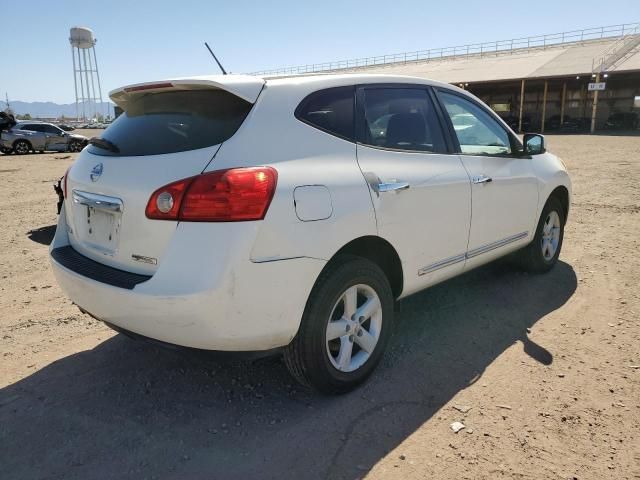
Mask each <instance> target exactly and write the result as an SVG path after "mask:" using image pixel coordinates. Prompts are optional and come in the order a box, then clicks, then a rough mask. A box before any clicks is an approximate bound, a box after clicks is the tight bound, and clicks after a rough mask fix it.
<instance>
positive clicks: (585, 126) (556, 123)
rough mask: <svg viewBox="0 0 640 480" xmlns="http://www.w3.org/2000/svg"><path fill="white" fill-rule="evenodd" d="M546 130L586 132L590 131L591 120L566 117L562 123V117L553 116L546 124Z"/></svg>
mask: <svg viewBox="0 0 640 480" xmlns="http://www.w3.org/2000/svg"><path fill="white" fill-rule="evenodd" d="M544 125H545V129H547V130H557V131H560V132H584V131H587V130H589V127H590V126H591V119H590V118H586V117H570V116H569V115H565V116H564V118H563V119H562V123H561V122H560V115H552V116H551V117H549V118H548V119H547V120H546V121H545V123H544Z"/></svg>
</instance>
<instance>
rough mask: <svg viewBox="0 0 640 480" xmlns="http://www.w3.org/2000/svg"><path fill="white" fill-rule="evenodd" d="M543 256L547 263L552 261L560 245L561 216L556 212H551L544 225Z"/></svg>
mask: <svg viewBox="0 0 640 480" xmlns="http://www.w3.org/2000/svg"><path fill="white" fill-rule="evenodd" d="M540 243H541V245H540V246H541V248H542V256H543V257H544V259H545V260H546V261H549V260H551V259H552V258H553V257H554V255H555V254H556V251H557V250H558V244H559V243H560V215H558V212H556V211H555V210H553V211H551V212H549V215H547V218H546V219H545V221H544V224H543V225H542V240H541V242H540Z"/></svg>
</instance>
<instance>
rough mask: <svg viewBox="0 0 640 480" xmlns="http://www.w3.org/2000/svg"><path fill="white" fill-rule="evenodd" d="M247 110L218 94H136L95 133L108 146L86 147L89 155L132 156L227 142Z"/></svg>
mask: <svg viewBox="0 0 640 480" xmlns="http://www.w3.org/2000/svg"><path fill="white" fill-rule="evenodd" d="M250 109H251V104H250V103H249V102H246V101H244V100H242V99H241V98H238V97H236V96H235V95H232V94H231V93H229V92H225V91H223V90H190V91H173V92H165V93H151V94H147V95H142V96H140V97H139V98H137V99H134V100H132V101H131V102H129V103H128V104H127V109H126V111H125V112H124V113H123V114H122V115H120V116H119V117H118V118H117V119H116V120H115V121H114V122H113V123H112V124H111V125H110V126H109V128H107V129H106V130H105V131H104V133H103V134H102V135H101V138H102V139H104V140H107V142H104V143H105V144H107V147H109V148H106V147H104V146H98V145H90V146H89V151H90V152H91V153H93V154H96V155H109V156H133V155H158V154H162V153H174V152H184V151H186V150H195V149H197V148H204V147H210V146H212V145H217V144H219V143H222V142H224V141H225V140H227V139H228V138H230V137H231V136H232V135H233V134H234V133H235V132H236V130H238V128H239V127H240V125H241V124H242V122H243V121H244V119H245V117H246V116H247V114H248V113H249V110H250ZM116 150H117V151H116Z"/></svg>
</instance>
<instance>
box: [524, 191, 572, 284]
mask: <svg viewBox="0 0 640 480" xmlns="http://www.w3.org/2000/svg"><path fill="white" fill-rule="evenodd" d="M566 218H567V216H566V212H565V211H564V208H563V207H562V203H560V200H558V199H557V198H555V197H550V198H549V200H547V203H546V205H545V206H544V208H543V209H542V214H541V215H540V220H539V221H538V226H537V227H536V234H535V236H534V237H533V241H532V242H531V243H530V244H529V245H527V246H526V247H525V248H524V249H522V250H521V251H520V252H519V257H520V261H521V264H522V266H523V267H524V268H525V269H526V270H528V271H530V272H534V273H544V272H548V271H549V270H551V269H552V268H553V266H554V265H555V264H556V263H557V262H558V257H559V256H560V250H562V241H563V239H564V224H565V221H566ZM549 225H551V228H550V227H549Z"/></svg>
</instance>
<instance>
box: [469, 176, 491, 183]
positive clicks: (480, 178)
mask: <svg viewBox="0 0 640 480" xmlns="http://www.w3.org/2000/svg"><path fill="white" fill-rule="evenodd" d="M472 181H473V183H490V182H491V181H492V178H491V177H487V176H486V175H478V176H476V177H473V179H472Z"/></svg>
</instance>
